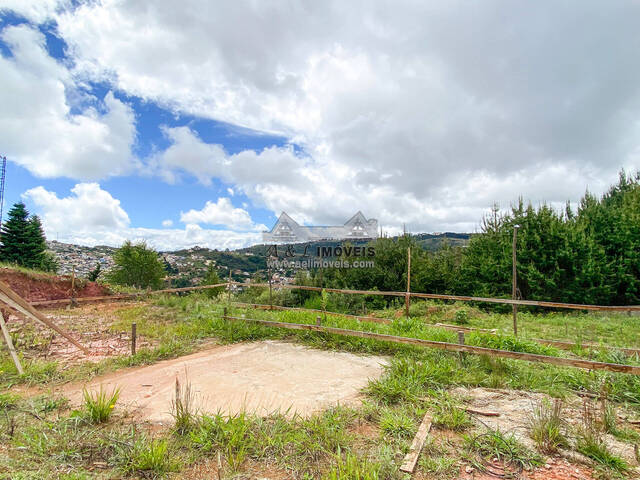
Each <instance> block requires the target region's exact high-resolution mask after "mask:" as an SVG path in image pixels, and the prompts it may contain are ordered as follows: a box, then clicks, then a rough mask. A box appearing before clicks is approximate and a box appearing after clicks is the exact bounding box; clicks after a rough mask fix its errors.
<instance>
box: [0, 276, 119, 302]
mask: <svg viewBox="0 0 640 480" xmlns="http://www.w3.org/2000/svg"><path fill="white" fill-rule="evenodd" d="M0 280H2V281H3V282H5V283H7V284H9V286H10V287H11V288H12V289H13V290H14V291H15V292H16V293H17V294H18V295H20V296H21V297H22V298H24V299H25V300H27V301H29V302H38V301H45V300H58V299H63V298H69V297H71V277H69V276H60V275H46V274H37V273H23V272H19V271H16V270H13V269H11V268H0ZM109 294H110V293H109V290H108V289H107V288H106V287H105V286H103V285H100V284H99V283H96V282H89V281H87V280H84V279H77V280H76V283H75V296H76V297H99V296H103V295H109Z"/></svg>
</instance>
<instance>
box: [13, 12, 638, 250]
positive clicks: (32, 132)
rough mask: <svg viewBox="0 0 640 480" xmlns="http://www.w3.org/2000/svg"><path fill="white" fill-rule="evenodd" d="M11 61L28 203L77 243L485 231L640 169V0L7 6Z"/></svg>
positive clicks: (180, 243)
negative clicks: (340, 228)
mask: <svg viewBox="0 0 640 480" xmlns="http://www.w3.org/2000/svg"><path fill="white" fill-rule="evenodd" d="M0 55H1V56H0V154H1V155H6V157H7V160H8V173H7V187H6V204H9V205H10V204H12V203H14V202H16V201H19V200H21V199H22V200H23V201H24V202H25V203H26V204H27V206H28V208H29V209H30V211H32V212H34V213H37V214H39V215H40V216H41V217H42V219H43V222H44V225H45V229H46V232H47V235H48V237H49V238H50V239H58V240H59V241H66V242H75V243H82V244H88V245H94V244H110V245H118V244H119V243H121V242H122V241H123V240H124V239H127V238H130V239H141V238H145V239H147V240H148V241H149V242H150V243H151V244H153V245H154V246H156V247H157V248H160V249H174V248H180V247H188V246H192V245H196V244H198V245H204V246H209V247H218V248H237V247H240V246H244V245H248V244H252V243H255V242H258V241H259V240H260V238H261V235H260V232H261V231H262V230H264V229H265V228H266V227H268V228H271V226H272V225H273V223H274V222H275V219H276V216H277V215H278V214H279V213H280V212H281V211H283V210H284V211H287V212H288V213H289V214H290V215H291V216H292V217H294V218H296V219H297V220H299V221H300V222H305V223H308V224H340V223H343V222H344V221H346V220H347V219H348V218H349V217H350V216H351V215H353V214H354V213H355V212H356V211H358V210H361V211H362V212H363V213H364V214H365V216H367V217H374V218H378V219H379V221H380V224H381V225H382V226H383V228H384V229H385V230H387V231H390V232H396V231H399V230H401V229H402V225H403V224H406V225H407V228H408V229H409V230H410V231H413V232H425V231H426V232H433V231H474V230H475V229H476V228H477V226H478V224H479V221H480V218H481V217H482V215H483V213H485V212H486V211H487V210H488V209H489V208H490V207H491V205H492V204H494V203H497V204H498V205H500V206H501V207H504V208H506V207H508V206H509V204H510V203H511V202H513V201H515V200H516V199H517V198H518V196H523V197H524V198H525V199H526V200H530V201H532V202H533V203H534V204H540V203H543V202H546V203H549V204H553V205H561V204H564V202H566V201H567V200H572V201H574V202H575V201H576V200H577V199H579V198H580V196H581V195H582V194H583V193H584V192H585V190H586V189H587V188H588V189H589V190H590V191H592V192H595V193H602V192H603V191H604V190H605V189H606V188H607V186H608V185H609V184H611V183H612V182H614V181H615V180H616V177H617V173H618V172H619V171H620V169H622V168H625V169H628V170H633V171H635V170H636V169H637V168H638V166H639V165H640V115H639V114H640V2H638V1H637V0H634V1H632V0H629V1H623V0H620V1H614V2H602V1H599V0H598V1H585V0H576V1H554V2H546V1H543V2H530V1H526V2H525V1H514V0H504V1H493V0H483V1H481V2H477V1H472V0H467V1H464V2H462V1H455V0H446V1H445V0H442V1H429V2H420V1H396V2H387V1H363V2H360V1H355V0H354V1H348V2H345V1H336V2H332V1H321V2H317V1H299V2H294V1H240V0H231V1H228V2H226V1H215V2H212V1H209V0H182V1H180V2H176V1H175V0H154V1H153V2H141V1H137V0H130V1H125V0H103V1H91V2H86V3H83V2H78V1H73V2H70V1H68V0H62V1H58V0H0ZM5 212H6V207H5Z"/></svg>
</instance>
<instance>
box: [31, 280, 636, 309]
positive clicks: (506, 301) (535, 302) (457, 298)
mask: <svg viewBox="0 0 640 480" xmlns="http://www.w3.org/2000/svg"><path fill="white" fill-rule="evenodd" d="M230 284H234V285H240V286H243V287H261V288H269V284H268V283H242V282H225V283H218V284H215V285H200V286H197V287H182V288H168V289H163V290H153V291H151V292H142V293H133V294H127V295H120V296H115V295H114V296H107V297H93V298H91V300H90V297H87V298H85V299H81V298H78V299H76V300H78V301H83V300H84V301H96V300H99V299H100V300H101V299H104V300H108V299H114V300H116V299H121V298H134V297H137V296H140V295H147V294H158V293H173V292H188V291H195V290H205V289H207V288H216V287H221V286H227V285H230ZM278 287H279V288H288V289H298V290H309V291H315V292H322V290H323V288H321V287H310V286H307V285H279V286H278ZM324 290H325V291H327V292H333V293H344V294H352V295H382V296H391V297H404V296H406V295H407V292H381V291H379V290H346V289H340V288H324ZM409 295H410V296H412V297H415V298H424V299H431V300H452V301H460V302H479V303H498V304H504V305H524V306H529V307H545V308H564V309H570V310H591V311H613V312H632V311H636V312H640V305H588V304H578V303H559V302H548V301H538V300H513V299H509V298H487V297H471V296H466V295H441V294H435V293H417V292H409ZM69 301H70V299H62V300H47V301H44V302H34V303H33V304H34V305H38V306H44V305H49V304H54V302H59V303H63V302H69Z"/></svg>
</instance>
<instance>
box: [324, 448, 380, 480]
mask: <svg viewBox="0 0 640 480" xmlns="http://www.w3.org/2000/svg"><path fill="white" fill-rule="evenodd" d="M380 478H381V477H380V465H379V464H377V463H371V462H369V461H368V460H367V459H360V458H358V457H356V456H355V455H354V454H352V453H347V454H346V455H345V456H344V457H343V456H342V455H340V452H338V462H337V464H336V465H335V466H334V467H333V468H332V469H331V470H330V471H329V473H328V474H327V475H325V476H324V477H323V479H324V480H379V479H380Z"/></svg>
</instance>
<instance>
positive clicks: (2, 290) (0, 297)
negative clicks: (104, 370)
mask: <svg viewBox="0 0 640 480" xmlns="http://www.w3.org/2000/svg"><path fill="white" fill-rule="evenodd" d="M0 301H3V302H4V303H6V304H7V305H9V306H10V307H12V308H14V309H15V310H17V311H18V312H20V313H22V314H23V315H25V316H26V317H27V318H31V319H33V320H36V321H37V322H40V323H43V324H44V325H46V326H47V327H49V328H51V329H52V330H54V331H56V332H58V333H59V334H60V335H62V336H63V337H64V338H66V339H67V340H69V341H70V342H71V343H72V344H74V345H75V346H76V347H78V348H79V349H80V350H82V351H83V352H84V353H85V354H87V355H88V354H89V350H87V349H86V348H85V347H84V346H82V345H81V344H80V343H78V342H77V341H76V340H75V339H74V338H73V337H72V336H71V335H69V334H68V333H67V332H65V331H64V330H62V329H61V328H60V327H58V326H57V325H56V324H55V323H53V322H52V321H51V320H49V319H48V318H47V317H45V316H44V315H43V314H41V313H40V312H38V311H37V310H36V309H35V308H33V307H32V306H31V305H30V304H29V303H28V302H27V301H26V300H25V299H23V298H22V297H21V296H20V295H18V294H17V293H16V292H14V291H13V290H11V287H9V285H7V284H6V283H5V282H3V281H0Z"/></svg>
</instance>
